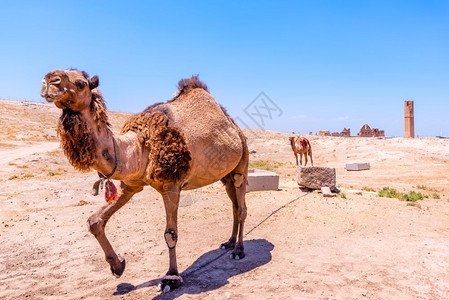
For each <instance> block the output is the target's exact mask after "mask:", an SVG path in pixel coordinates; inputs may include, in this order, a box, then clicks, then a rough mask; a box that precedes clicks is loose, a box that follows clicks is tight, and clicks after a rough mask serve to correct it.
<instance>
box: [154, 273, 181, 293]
mask: <svg viewBox="0 0 449 300" xmlns="http://www.w3.org/2000/svg"><path fill="white" fill-rule="evenodd" d="M183 282H184V281H183V280H182V277H181V276H179V275H165V276H164V277H163V278H162V281H161V283H159V284H158V286H157V291H158V292H160V291H162V292H164V293H168V292H170V291H172V290H174V289H176V288H178V287H180V286H181V285H182V283H183Z"/></svg>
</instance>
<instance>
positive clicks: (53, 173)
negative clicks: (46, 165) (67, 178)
mask: <svg viewBox="0 0 449 300" xmlns="http://www.w3.org/2000/svg"><path fill="white" fill-rule="evenodd" d="M47 175H48V176H56V175H62V173H57V172H48V174H47Z"/></svg>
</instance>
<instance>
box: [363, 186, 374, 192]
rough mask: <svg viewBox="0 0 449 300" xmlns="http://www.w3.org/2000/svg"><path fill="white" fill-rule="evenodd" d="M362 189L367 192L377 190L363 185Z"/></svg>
mask: <svg viewBox="0 0 449 300" xmlns="http://www.w3.org/2000/svg"><path fill="white" fill-rule="evenodd" d="M362 191H366V192H375V191H376V190H375V189H373V188H369V187H366V186H364V187H362Z"/></svg>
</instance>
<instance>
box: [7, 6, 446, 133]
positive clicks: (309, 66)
mask: <svg viewBox="0 0 449 300" xmlns="http://www.w3.org/2000/svg"><path fill="white" fill-rule="evenodd" d="M0 28H1V29H0V41H1V46H0V67H1V72H0V98H8V99H19V100H34V101H43V100H42V99H41V98H40V96H39V92H40V85H41V79H42V77H43V76H44V75H45V74H46V73H47V72H48V71H49V70H52V69H67V68H71V67H74V68H78V69H80V70H85V71H87V72H88V73H89V74H90V75H95V74H97V75H98V76H99V77H100V90H101V91H102V92H103V95H104V97H105V100H106V102H107V105H108V108H109V109H110V110H114V111H126V112H139V111H141V110H143V109H144V108H146V107H147V106H149V105H151V104H152V103H155V102H159V101H164V100H168V99H170V98H171V97H172V94H173V92H174V91H175V89H176V84H177V82H178V81H179V79H181V78H183V77H189V76H191V75H192V74H197V73H199V74H200V79H201V80H203V81H204V82H205V83H206V84H207V85H208V86H209V88H210V91H211V93H212V95H213V96H214V97H215V98H216V99H217V101H219V102H220V103H221V104H222V105H223V106H225V107H226V108H227V109H228V111H229V113H230V114H231V115H232V116H233V117H235V118H236V119H238V120H239V121H241V122H242V123H241V124H243V123H244V124H246V125H247V126H249V127H258V126H259V125H260V124H259V125H257V124H256V123H255V122H254V120H253V119H251V118H250V117H249V115H248V114H247V113H248V112H249V111H250V110H251V108H253V107H254V106H257V105H258V104H260V103H261V102H260V101H261V100H260V99H256V102H254V101H253V100H254V99H255V98H256V97H257V96H258V95H259V94H260V93H261V92H264V93H265V95H266V96H267V97H269V99H271V100H272V102H273V103H274V104H275V105H276V106H277V108H278V110H277V111H273V114H272V116H271V117H272V118H271V119H270V118H268V117H267V118H266V119H265V122H264V124H263V126H262V127H263V128H264V129H269V130H276V131H282V132H291V131H295V132H302V133H308V132H310V131H312V132H316V131H318V130H320V129H328V130H330V131H341V130H342V128H343V127H351V131H352V134H353V135H354V134H356V133H357V132H358V130H359V128H360V127H361V126H362V125H363V124H365V123H368V124H369V125H370V126H372V127H377V128H380V129H384V130H385V131H386V134H387V135H389V136H402V135H403V131H404V121H403V114H404V112H403V111H404V100H414V101H415V127H416V134H417V135H419V136H435V135H441V134H443V135H445V136H448V135H449V118H448V113H449V1H447V0H445V1H432V0H427V1H413V0H409V1H394V0H390V1H383V0H379V1H360V0H359V1H335V0H334V1H276V2H275V1H195V2H193V3H188V2H185V1H184V2H182V1H157V2H156V1H154V2H153V1H141V2H137V1H70V2H69V1H2V3H1V4H0ZM258 101H259V102H258ZM267 101H268V100H267ZM266 103H267V102H266ZM259 108H260V106H259ZM266 115H268V114H266ZM259 123H260V122H259Z"/></svg>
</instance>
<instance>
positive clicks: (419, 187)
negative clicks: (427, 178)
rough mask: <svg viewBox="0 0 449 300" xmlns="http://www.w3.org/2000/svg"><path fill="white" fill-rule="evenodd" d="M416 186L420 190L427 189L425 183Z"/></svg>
mask: <svg viewBox="0 0 449 300" xmlns="http://www.w3.org/2000/svg"><path fill="white" fill-rule="evenodd" d="M417 188H418V189H420V190H424V191H426V190H427V189H428V187H427V186H425V185H418V186H417Z"/></svg>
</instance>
